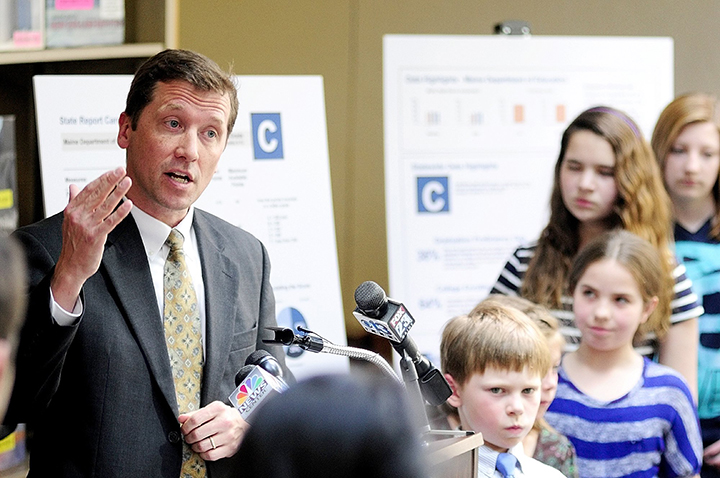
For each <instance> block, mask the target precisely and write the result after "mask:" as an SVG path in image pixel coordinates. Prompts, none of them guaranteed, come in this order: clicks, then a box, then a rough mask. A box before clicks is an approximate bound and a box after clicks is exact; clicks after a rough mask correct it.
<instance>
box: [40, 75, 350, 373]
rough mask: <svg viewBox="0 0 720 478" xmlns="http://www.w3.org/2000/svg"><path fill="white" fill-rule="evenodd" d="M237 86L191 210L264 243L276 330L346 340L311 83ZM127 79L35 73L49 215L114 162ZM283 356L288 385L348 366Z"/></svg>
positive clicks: (321, 114)
mask: <svg viewBox="0 0 720 478" xmlns="http://www.w3.org/2000/svg"><path fill="white" fill-rule="evenodd" d="M236 80H237V84H238V97H239V100H240V109H239V112H238V118H237V121H236V123H235V128H234V130H233V133H232V135H231V136H230V139H229V142H228V146H227V148H226V150H225V152H224V153H223V156H222V158H221V159H220V163H219V166H218V171H217V172H216V173H215V176H214V177H213V180H212V181H211V183H210V185H209V186H208V188H207V190H206V191H205V193H204V194H203V196H202V197H201V198H200V199H199V200H198V202H197V204H196V205H197V207H199V208H201V209H204V210H206V211H209V212H211V213H213V214H216V215H217V216H220V217H222V218H223V219H225V220H227V221H229V222H231V223H233V224H235V225H238V226H240V227H242V228H243V229H245V230H247V231H249V232H250V233H252V234H253V235H255V236H256V237H257V238H259V239H260V240H261V241H263V243H264V244H265V246H266V247H267V249H268V253H269V254H270V260H271V263H272V272H271V278H270V280H271V283H272V285H273V289H274V291H275V298H276V302H277V314H278V323H279V325H282V326H287V327H293V328H294V326H295V325H298V324H299V325H303V326H305V327H307V328H309V329H311V330H313V331H315V332H317V333H318V334H320V335H322V336H323V337H325V338H326V339H328V340H330V341H332V342H333V343H336V344H339V345H345V344H347V339H346V334H345V322H344V319H343V310H342V300H341V293H340V279H339V273H338V264H337V252H336V251H337V249H336V243H335V225H334V218H333V209H332V195H331V188H330V169H329V158H328V149H327V124H326V120H325V100H324V94H323V81H322V77H319V76H238V77H236ZM131 81H132V76H131V75H121V76H108V75H88V76H52V75H48V76H36V77H34V86H35V101H36V110H37V123H38V139H39V150H40V164H41V171H42V183H43V194H44V199H45V212H46V214H47V215H48V216H49V215H52V214H54V213H56V212H59V211H61V210H62V209H63V208H64V207H65V205H66V204H67V200H68V187H69V185H70V184H76V185H78V186H79V187H83V186H84V185H85V184H87V183H88V182H89V181H91V180H93V179H94V178H96V177H98V176H99V175H100V174H102V173H103V172H105V171H107V170H109V169H112V168H114V167H116V166H119V165H124V164H125V152H124V151H123V150H122V149H120V148H119V147H118V146H117V143H116V137H117V132H118V117H119V115H120V112H121V111H123V110H124V108H125V97H126V96H127V92H128V89H129V87H130V82H131ZM270 335H272V334H270ZM286 351H287V353H288V365H289V367H290V369H291V370H292V371H293V373H294V374H295V376H296V377H297V378H303V377H305V376H309V375H313V374H316V373H324V372H333V371H337V372H341V371H347V370H348V369H349V363H348V359H347V358H345V357H339V356H334V355H328V354H323V353H320V354H317V353H314V352H309V351H303V350H300V349H297V348H295V347H293V348H291V349H289V350H288V349H287V347H286Z"/></svg>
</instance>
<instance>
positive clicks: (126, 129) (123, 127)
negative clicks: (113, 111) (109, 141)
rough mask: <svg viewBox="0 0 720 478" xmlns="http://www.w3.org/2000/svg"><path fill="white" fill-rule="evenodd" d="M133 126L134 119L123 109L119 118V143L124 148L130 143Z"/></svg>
mask: <svg viewBox="0 0 720 478" xmlns="http://www.w3.org/2000/svg"><path fill="white" fill-rule="evenodd" d="M131 126H132V120H131V119H130V117H129V116H128V115H127V114H125V112H124V111H123V112H122V113H120V119H118V135H117V144H118V146H120V147H121V148H122V149H127V147H128V145H129V144H130V130H131Z"/></svg>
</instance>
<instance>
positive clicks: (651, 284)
mask: <svg viewBox="0 0 720 478" xmlns="http://www.w3.org/2000/svg"><path fill="white" fill-rule="evenodd" d="M662 264H663V259H661V257H660V255H659V254H658V251H657V249H656V248H655V247H653V246H652V245H651V244H650V243H649V242H647V241H645V240H644V239H641V238H639V237H638V236H636V235H634V234H632V233H630V232H627V231H623V230H615V231H611V232H606V233H604V234H601V235H600V236H599V237H598V238H596V239H595V240H593V241H591V242H590V243H589V244H588V245H587V246H585V247H584V248H583V249H582V250H581V251H580V253H579V254H578V256H577V258H576V259H575V261H574V263H573V265H572V267H571V269H570V271H569V275H568V283H569V290H570V291H571V293H572V296H573V312H574V313H575V321H576V324H577V327H578V328H579V330H580V333H581V336H582V340H581V341H580V345H579V346H578V349H577V350H576V351H574V352H570V353H568V354H566V355H565V356H564V357H563V360H562V364H561V367H560V370H559V383H558V389H557V395H556V397H555V400H554V401H553V402H552V404H551V405H550V408H549V410H548V411H547V413H546V415H545V417H546V419H547V421H548V422H549V423H550V424H551V425H552V426H553V427H555V428H556V429H557V430H558V431H559V432H560V433H562V434H564V435H566V436H567V437H568V438H569V439H570V441H571V442H572V443H573V445H574V446H575V450H576V452H577V467H578V471H579V475H580V477H582V478H615V477H633V478H644V477H648V478H651V477H694V476H698V473H699V471H700V465H701V463H702V441H701V438H700V431H699V425H698V418H697V413H696V411H695V407H694V404H693V399H692V396H691V394H690V390H689V388H688V386H687V384H686V382H685V381H684V380H683V378H682V377H681V376H680V375H679V374H678V373H677V372H675V371H674V370H672V369H671V368H669V367H665V366H663V365H660V364H657V363H654V362H652V361H650V360H648V359H647V358H645V357H643V356H642V355H640V354H639V353H638V352H637V351H636V350H635V349H634V348H633V339H634V338H636V337H637V336H639V335H642V334H643V333H644V332H646V331H648V330H658V328H659V327H661V324H662V323H663V321H666V320H667V317H668V316H669V314H670V291H671V280H670V276H668V275H667V274H664V273H663V268H662Z"/></svg>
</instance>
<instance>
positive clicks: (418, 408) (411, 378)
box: [400, 351, 430, 433]
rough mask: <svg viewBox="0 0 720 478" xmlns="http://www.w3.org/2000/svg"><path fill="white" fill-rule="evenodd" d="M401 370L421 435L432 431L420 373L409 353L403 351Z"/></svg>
mask: <svg viewBox="0 0 720 478" xmlns="http://www.w3.org/2000/svg"><path fill="white" fill-rule="evenodd" d="M400 370H401V372H402V376H403V380H404V382H405V390H406V391H407V394H408V397H409V402H410V406H411V407H412V408H413V414H414V415H415V419H416V421H417V423H420V425H421V426H420V431H421V433H427V432H429V431H430V422H429V421H428V417H427V413H426V412H425V399H424V398H423V396H422V392H421V391H420V383H419V382H418V373H417V369H416V368H415V364H414V363H413V361H412V358H410V355H408V354H407V352H405V351H403V353H402V357H401V358H400Z"/></svg>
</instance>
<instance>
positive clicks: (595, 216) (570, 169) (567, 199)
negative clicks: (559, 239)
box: [560, 130, 618, 223]
mask: <svg viewBox="0 0 720 478" xmlns="http://www.w3.org/2000/svg"><path fill="white" fill-rule="evenodd" d="M560 192H561V195H562V200H563V203H564V204H565V207H566V208H568V211H570V213H571V214H572V215H573V216H575V217H576V218H577V220H578V221H580V222H581V223H592V222H600V221H603V220H605V218H607V217H608V216H609V215H610V213H611V212H612V210H613V207H614V206H615V199H616V198H617V194H618V191H617V185H616V183H615V153H614V152H613V149H612V146H611V145H610V143H608V141H607V140H606V139H605V138H603V137H601V136H598V135H596V134H595V133H593V132H591V131H586V130H580V131H576V132H575V133H573V134H572V136H570V139H569V141H568V145H567V148H566V149H565V156H563V159H562V164H561V165H560Z"/></svg>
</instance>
